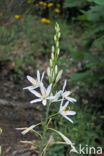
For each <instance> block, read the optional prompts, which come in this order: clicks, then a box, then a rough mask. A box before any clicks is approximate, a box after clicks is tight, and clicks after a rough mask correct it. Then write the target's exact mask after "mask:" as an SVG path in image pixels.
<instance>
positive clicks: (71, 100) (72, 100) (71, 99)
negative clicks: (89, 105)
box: [65, 97, 77, 102]
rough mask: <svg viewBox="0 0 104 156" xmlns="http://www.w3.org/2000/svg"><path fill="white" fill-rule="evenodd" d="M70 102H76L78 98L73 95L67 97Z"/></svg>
mask: <svg viewBox="0 0 104 156" xmlns="http://www.w3.org/2000/svg"><path fill="white" fill-rule="evenodd" d="M65 98H66V99H67V100H68V101H70V102H76V101H77V100H76V99H74V98H71V97H65Z"/></svg>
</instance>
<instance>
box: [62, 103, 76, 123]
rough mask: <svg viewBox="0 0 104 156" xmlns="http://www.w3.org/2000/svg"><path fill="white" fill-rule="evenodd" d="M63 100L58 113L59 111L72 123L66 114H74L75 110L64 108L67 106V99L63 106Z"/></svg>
mask: <svg viewBox="0 0 104 156" xmlns="http://www.w3.org/2000/svg"><path fill="white" fill-rule="evenodd" d="M63 101H64V100H62V101H61V104H60V109H59V113H60V114H61V115H62V116H63V117H64V118H66V119H67V120H68V121H70V122H72V123H73V121H72V120H71V119H70V118H69V117H68V115H75V114H76V112H74V111H70V110H66V108H67V106H68V105H69V101H67V102H66V103H65V105H64V106H63Z"/></svg>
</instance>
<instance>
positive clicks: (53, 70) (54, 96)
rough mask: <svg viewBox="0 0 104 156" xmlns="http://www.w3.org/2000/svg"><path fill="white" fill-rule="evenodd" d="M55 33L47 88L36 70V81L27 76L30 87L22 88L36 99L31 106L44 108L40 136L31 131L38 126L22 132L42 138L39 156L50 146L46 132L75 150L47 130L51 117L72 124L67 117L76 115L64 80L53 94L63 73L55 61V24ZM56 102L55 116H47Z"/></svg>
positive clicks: (56, 35) (58, 49)
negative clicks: (57, 107)
mask: <svg viewBox="0 0 104 156" xmlns="http://www.w3.org/2000/svg"><path fill="white" fill-rule="evenodd" d="M55 31H56V34H55V35H54V43H55V46H52V51H51V59H50V61H49V62H50V64H49V66H48V67H47V75H48V78H49V85H48V87H47V88H46V87H45V86H44V84H43V78H44V72H43V73H42V76H40V72H39V70H38V71H37V78H36V79H34V78H32V77H31V76H29V75H28V76H27V79H28V80H29V81H30V83H31V85H30V86H28V87H25V88H24V89H27V90H29V91H30V92H31V93H32V94H33V95H35V96H36V97H37V98H35V99H34V100H32V101H30V103H31V104H33V103H38V102H41V103H42V104H43V106H46V114H45V121H44V124H43V126H42V128H43V133H42V135H41V134H40V133H37V131H35V130H33V129H34V128H35V127H36V126H38V125H39V124H36V125H32V126H30V127H29V128H25V131H23V132H22V134H26V133H27V132H29V131H32V132H34V133H36V134H38V135H39V136H40V137H41V136H42V137H41V145H40V149H39V156H43V153H44V152H46V149H47V146H48V145H50V143H49V141H48V140H47V132H48V130H52V131H54V132H56V133H57V134H59V135H60V136H61V137H62V138H63V140H64V142H63V144H67V145H70V146H71V148H72V150H73V151H74V152H76V149H75V147H74V146H73V144H72V142H71V141H70V140H69V139H68V138H67V137H66V136H65V135H64V134H62V133H61V132H60V131H56V130H55V129H53V128H49V123H50V120H49V119H51V118H52V117H55V116H56V115H61V116H63V117H64V118H65V119H67V120H68V121H69V122H71V123H73V121H72V120H71V119H70V117H69V116H70V115H71V116H73V115H75V114H76V112H74V111H71V110H70V109H69V103H70V102H71V103H74V102H76V99H74V98H72V97H70V94H71V92H70V91H66V90H65V87H66V84H67V81H66V80H65V81H64V85H63V88H62V89H61V90H59V91H56V93H55V88H56V85H57V83H58V81H59V80H60V79H61V76H62V73H63V71H62V70H58V65H57V60H58V56H59V53H60V48H59V39H60V27H59V25H58V23H56V25H55ZM37 88H39V90H40V92H39V90H38V91H37ZM64 101H65V104H64ZM56 102H58V103H60V106H59V111H58V112H56V113H55V114H51V115H50V114H49V110H50V106H51V104H54V103H56ZM48 120H49V122H48ZM54 143H55V144H57V143H61V142H59V141H56V142H54Z"/></svg>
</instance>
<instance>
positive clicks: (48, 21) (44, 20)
mask: <svg viewBox="0 0 104 156" xmlns="http://www.w3.org/2000/svg"><path fill="white" fill-rule="evenodd" d="M41 21H42V22H43V23H50V22H51V20H49V19H46V18H42V19H41Z"/></svg>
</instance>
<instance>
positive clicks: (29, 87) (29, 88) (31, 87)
mask: <svg viewBox="0 0 104 156" xmlns="http://www.w3.org/2000/svg"><path fill="white" fill-rule="evenodd" d="M23 89H28V90H32V89H36V87H34V86H28V87H25V88H23Z"/></svg>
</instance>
